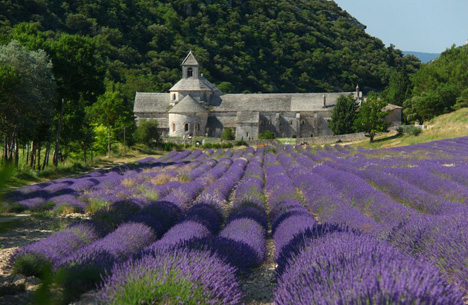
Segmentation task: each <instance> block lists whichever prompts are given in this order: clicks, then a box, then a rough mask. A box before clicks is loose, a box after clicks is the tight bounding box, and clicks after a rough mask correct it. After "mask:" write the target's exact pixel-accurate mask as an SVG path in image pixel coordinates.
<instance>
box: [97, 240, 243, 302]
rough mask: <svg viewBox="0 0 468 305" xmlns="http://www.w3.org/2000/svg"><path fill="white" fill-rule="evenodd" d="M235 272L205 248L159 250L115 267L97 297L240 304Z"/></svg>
mask: <svg viewBox="0 0 468 305" xmlns="http://www.w3.org/2000/svg"><path fill="white" fill-rule="evenodd" d="M235 272H236V270H235V268H234V267H231V266H230V265H228V264H226V263H225V262H223V261H222V260H221V259H219V258H218V257H217V256H216V255H213V254H210V253H209V252H206V251H204V252H203V251H194V250H184V249H179V250H176V251H169V252H167V251H162V252H158V253H155V254H154V255H148V256H145V257H143V258H142V259H140V260H136V261H129V262H127V263H125V264H122V265H117V266H115V267H114V269H113V270H112V273H111V274H112V275H108V276H107V277H106V278H105V279H104V284H103V285H102V286H101V289H100V291H99V292H98V294H97V296H98V298H99V299H100V300H101V301H102V302H104V303H106V304H123V303H132V304H143V303H145V304H146V303H147V304H150V303H151V304H152V303H161V302H162V303H168V304H178V303H194V304H195V303H200V304H239V303H240V302H241V297H242V292H241V289H240V284H239V282H238V280H237V278H236V276H235Z"/></svg>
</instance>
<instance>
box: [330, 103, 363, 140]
mask: <svg viewBox="0 0 468 305" xmlns="http://www.w3.org/2000/svg"><path fill="white" fill-rule="evenodd" d="M357 108H358V107H357V104H356V101H355V100H354V98H353V97H352V96H343V95H342V96H340V97H339V98H338V100H337V101H336V105H335V108H333V110H332V114H331V121H330V124H329V126H330V129H331V131H333V133H334V134H335V135H340V134H348V133H353V132H354V120H355V119H356V115H357V113H356V110H357Z"/></svg>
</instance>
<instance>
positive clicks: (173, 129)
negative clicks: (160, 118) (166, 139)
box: [172, 123, 176, 132]
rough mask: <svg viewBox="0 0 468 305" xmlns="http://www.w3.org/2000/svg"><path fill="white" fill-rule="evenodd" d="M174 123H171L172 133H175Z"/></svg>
mask: <svg viewBox="0 0 468 305" xmlns="http://www.w3.org/2000/svg"><path fill="white" fill-rule="evenodd" d="M175 130H176V129H175V123H172V131H173V132H175Z"/></svg>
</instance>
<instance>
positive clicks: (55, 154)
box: [54, 99, 64, 170]
mask: <svg viewBox="0 0 468 305" xmlns="http://www.w3.org/2000/svg"><path fill="white" fill-rule="evenodd" d="M63 103H64V100H63V99H62V103H61V105H60V106H61V107H60V108H61V109H60V117H59V123H58V126H57V134H56V135H55V152H54V167H55V169H56V170H57V167H58V156H59V139H60V131H61V129H62V118H63Z"/></svg>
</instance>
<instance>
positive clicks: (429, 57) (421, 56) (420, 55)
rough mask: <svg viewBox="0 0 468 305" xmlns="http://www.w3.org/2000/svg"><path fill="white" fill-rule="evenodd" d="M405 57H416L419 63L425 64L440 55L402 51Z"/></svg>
mask: <svg viewBox="0 0 468 305" xmlns="http://www.w3.org/2000/svg"><path fill="white" fill-rule="evenodd" d="M403 54H405V55H414V56H416V57H417V58H418V59H419V60H420V61H421V62H423V63H425V64H427V63H428V62H430V61H432V60H434V59H436V58H438V57H439V56H440V53H424V52H412V51H403Z"/></svg>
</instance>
